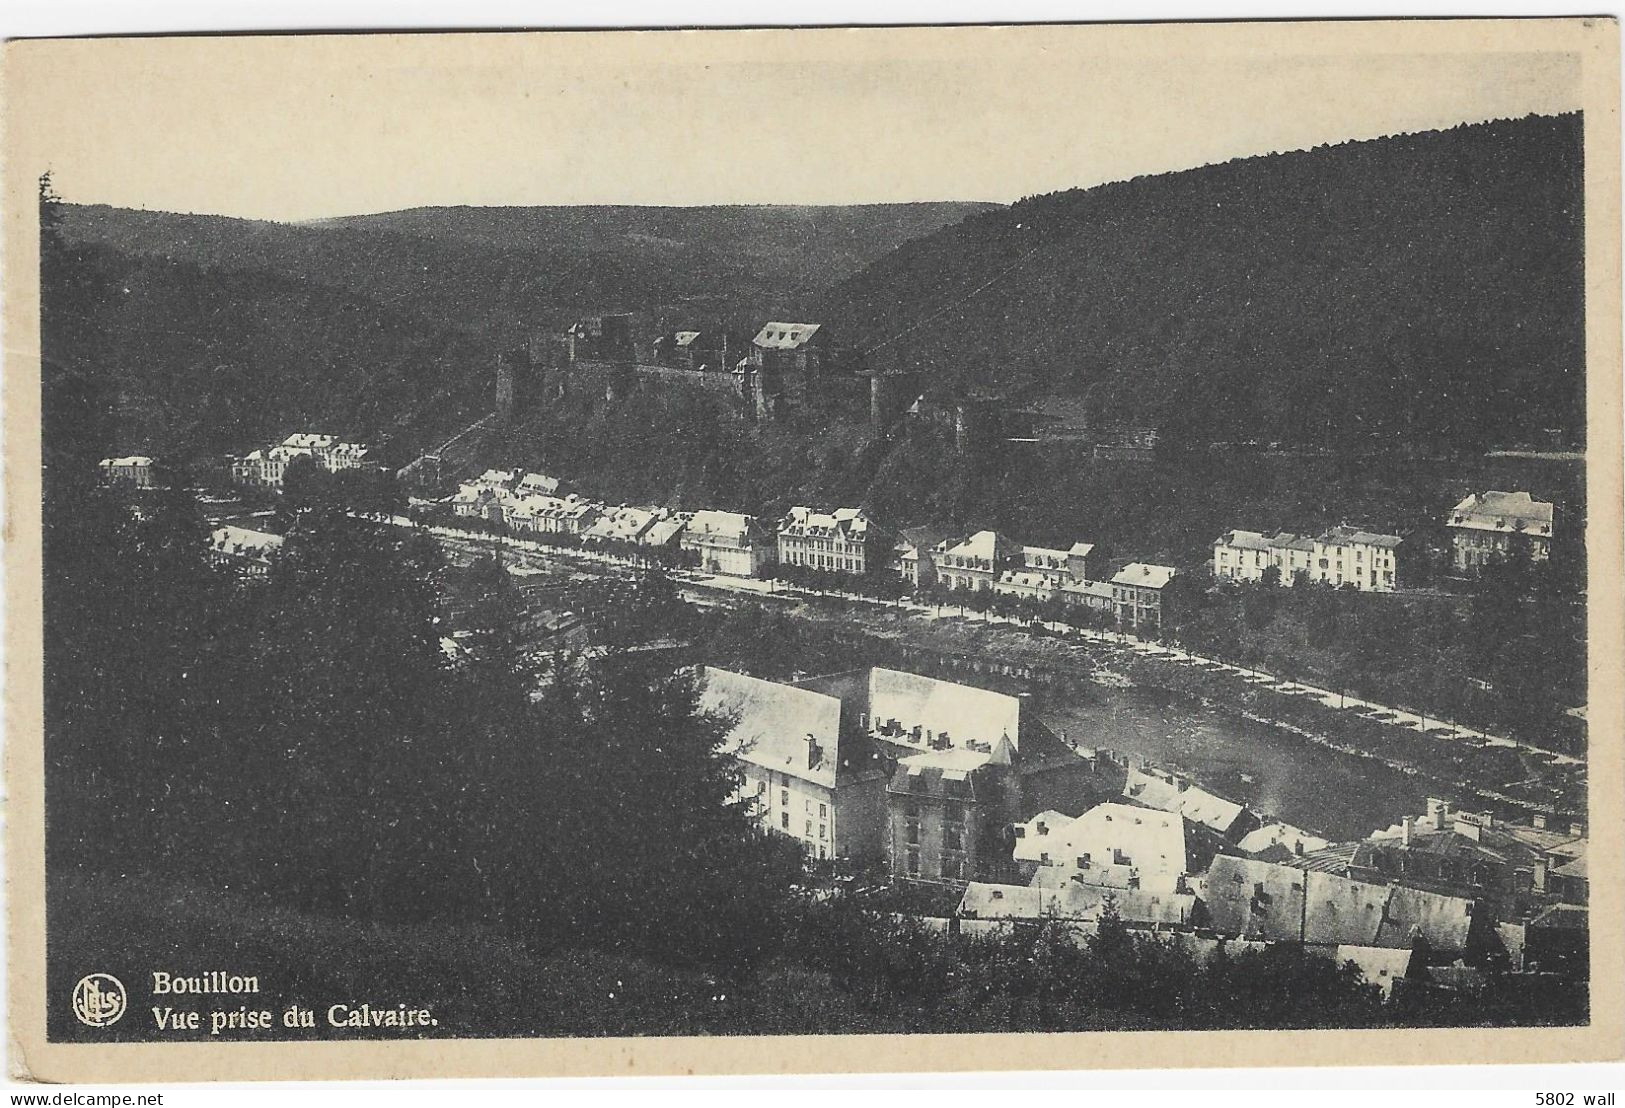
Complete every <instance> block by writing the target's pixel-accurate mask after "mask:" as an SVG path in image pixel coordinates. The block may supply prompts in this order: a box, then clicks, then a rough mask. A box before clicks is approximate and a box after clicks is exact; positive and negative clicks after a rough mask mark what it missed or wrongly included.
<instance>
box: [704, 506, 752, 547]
mask: <svg viewBox="0 0 1625 1108" xmlns="http://www.w3.org/2000/svg"><path fill="white" fill-rule="evenodd" d="M754 522H755V521H754V520H753V519H752V518H751V517H750V516H747V515H741V514H740V513H739V512H718V511H713V510H711V509H709V508H707V509H705V510H703V511H698V512H695V513H694V518H693V519H691V520H689V521H688V530H689V532H690V533H691V534H699V535H724V536H727V537H729V538H735V539H739V540H740V541H744V540H745V539H746V538H748V537H749V536H750V530H751V524H752V523H754Z"/></svg>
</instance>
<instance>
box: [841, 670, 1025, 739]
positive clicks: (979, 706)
mask: <svg viewBox="0 0 1625 1108" xmlns="http://www.w3.org/2000/svg"><path fill="white" fill-rule="evenodd" d="M869 712H870V715H871V717H872V719H873V721H874V722H875V723H877V724H878V723H881V722H884V721H886V720H892V719H895V720H896V721H897V722H898V723H900V724H901V725H902V726H903V727H904V728H912V727H915V726H918V727H920V728H921V729H922V730H925V731H932V732H935V733H937V734H939V735H940V734H944V733H946V734H947V735H948V736H949V738H950V739H951V740H952V742H953V743H954V745H956V746H964V745H966V744H967V743H969V742H971V741H976V742H985V743H988V744H996V743H997V742H998V741H999V740H1000V739H1001V738H1008V739H1009V740H1010V743H1011V745H1013V746H1017V747H1019V746H1020V743H1021V701H1020V700H1018V699H1016V698H1015V697H1013V696H1005V695H1004V694H1003V693H996V692H992V691H990V690H988V689H978V688H975V687H974V686H971V685H959V684H955V683H954V682H952V681H939V680H937V679H936V678H934V677H924V676H921V675H920V674H917V673H904V672H903V671H901V670H895V669H884V668H882V667H880V666H876V667H875V668H873V669H871V670H870V671H869Z"/></svg>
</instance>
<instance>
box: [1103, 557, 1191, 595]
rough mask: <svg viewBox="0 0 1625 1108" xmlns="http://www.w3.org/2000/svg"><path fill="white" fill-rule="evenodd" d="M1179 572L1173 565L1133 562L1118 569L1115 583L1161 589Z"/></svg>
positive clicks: (1114, 578)
mask: <svg viewBox="0 0 1625 1108" xmlns="http://www.w3.org/2000/svg"><path fill="white" fill-rule="evenodd" d="M1178 573H1179V571H1178V570H1176V569H1174V568H1173V567H1172V566H1154V565H1149V564H1147V563H1145V562H1131V563H1129V564H1128V565H1126V566H1124V567H1123V568H1122V569H1120V570H1118V571H1117V575H1116V576H1115V577H1113V578H1112V584H1114V585H1139V586H1140V587H1141V588H1146V589H1160V588H1163V587H1164V586H1166V585H1167V584H1168V582H1169V581H1172V580H1173V579H1174V577H1175V576H1177V575H1178Z"/></svg>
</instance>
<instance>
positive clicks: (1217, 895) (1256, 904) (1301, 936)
mask: <svg viewBox="0 0 1625 1108" xmlns="http://www.w3.org/2000/svg"><path fill="white" fill-rule="evenodd" d="M1199 893H1200V895H1201V897H1202V901H1203V904H1204V905H1205V906H1206V909H1207V913H1208V916H1209V919H1210V925H1211V927H1212V928H1213V929H1214V930H1215V931H1218V932H1221V933H1223V934H1228V935H1234V936H1238V937H1240V938H1244V939H1262V940H1267V941H1272V942H1290V943H1304V944H1314V945H1324V946H1339V945H1347V946H1363V947H1386V948H1390V949H1406V950H1408V949H1411V948H1412V947H1413V946H1414V945H1415V943H1416V941H1417V940H1418V939H1421V940H1423V941H1424V942H1425V944H1426V949H1427V950H1428V951H1429V952H1430V954H1431V955H1432V956H1433V957H1435V958H1437V959H1438V960H1440V961H1441V962H1444V963H1448V962H1450V961H1453V960H1455V959H1456V958H1458V957H1462V956H1463V955H1467V956H1469V957H1479V956H1482V955H1484V954H1485V953H1486V952H1488V951H1489V950H1490V949H1492V948H1494V947H1496V946H1499V945H1500V944H1499V941H1498V940H1497V939H1496V938H1495V935H1494V932H1495V928H1494V924H1493V921H1492V919H1491V914H1490V913H1489V912H1487V911H1479V910H1476V905H1475V901H1474V900H1472V899H1471V898H1468V897H1461V896H1452V895H1449V894H1446V893H1439V892H1433V891H1429V890H1427V889H1421V888H1414V887H1411V886H1409V885H1405V884H1400V883H1390V882H1380V883H1379V882H1371V881H1362V880H1357V879H1354V878H1349V877H1344V876H1342V875H1340V874H1336V873H1331V872H1326V871H1325V870H1322V869H1320V868H1317V862H1316V856H1315V855H1308V856H1306V857H1304V858H1301V859H1295V860H1293V861H1292V862H1268V861H1263V860H1260V859H1257V858H1246V857H1241V856H1237V855H1228V854H1220V855H1218V856H1216V857H1215V858H1214V859H1213V863H1212V865H1211V866H1209V868H1208V872H1207V875H1206V877H1205V878H1204V879H1203V880H1202V882H1201V883H1200V888H1199Z"/></svg>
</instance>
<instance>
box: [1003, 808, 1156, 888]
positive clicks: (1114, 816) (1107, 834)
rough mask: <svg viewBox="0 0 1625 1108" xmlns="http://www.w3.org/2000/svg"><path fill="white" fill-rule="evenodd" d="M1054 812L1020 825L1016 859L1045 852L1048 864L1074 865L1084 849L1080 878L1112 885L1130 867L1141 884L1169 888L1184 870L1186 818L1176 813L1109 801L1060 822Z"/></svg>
mask: <svg viewBox="0 0 1625 1108" xmlns="http://www.w3.org/2000/svg"><path fill="white" fill-rule="evenodd" d="M1056 814H1057V813H1053V812H1045V813H1042V814H1040V815H1038V816H1035V817H1033V818H1032V819H1031V820H1028V821H1027V822H1026V823H1024V824H1021V825H1020V826H1021V831H1020V833H1019V834H1018V836H1017V838H1016V848H1015V858H1016V860H1017V861H1019V862H1042V861H1043V858H1044V856H1045V855H1048V856H1049V861H1048V863H1047V864H1048V865H1053V866H1060V867H1067V868H1077V867H1078V865H1079V862H1080V860H1081V859H1082V858H1083V856H1084V855H1088V857H1089V870H1088V871H1086V872H1085V876H1084V880H1085V881H1089V880H1090V879H1091V878H1093V879H1094V883H1096V884H1111V885H1126V884H1127V883H1128V882H1127V878H1128V876H1129V875H1130V873H1131V872H1132V873H1133V875H1134V876H1136V877H1139V878H1140V880H1141V884H1142V887H1147V882H1149V881H1156V880H1158V879H1160V880H1161V882H1162V884H1164V885H1165V886H1167V887H1169V888H1172V885H1173V882H1174V881H1175V880H1176V879H1177V878H1178V877H1179V876H1180V875H1181V874H1183V873H1184V872H1185V866H1186V855H1185V820H1184V818H1183V817H1182V816H1180V815H1178V814H1177V813H1173V812H1161V811H1158V810H1156V809H1155V808H1142V807H1139V806H1138V805H1133V804H1119V803H1115V802H1107V803H1105V804H1097V805H1095V806H1094V807H1093V808H1090V809H1089V810H1088V811H1086V812H1084V813H1083V814H1082V815H1081V816H1078V817H1077V818H1076V819H1066V818H1065V817H1062V819H1063V820H1064V822H1059V823H1058V822H1056V820H1055V818H1054V817H1055V816H1056ZM1117 858H1122V859H1124V862H1123V864H1121V865H1119V864H1117V862H1116V859H1117ZM1117 871H1120V872H1117Z"/></svg>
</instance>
